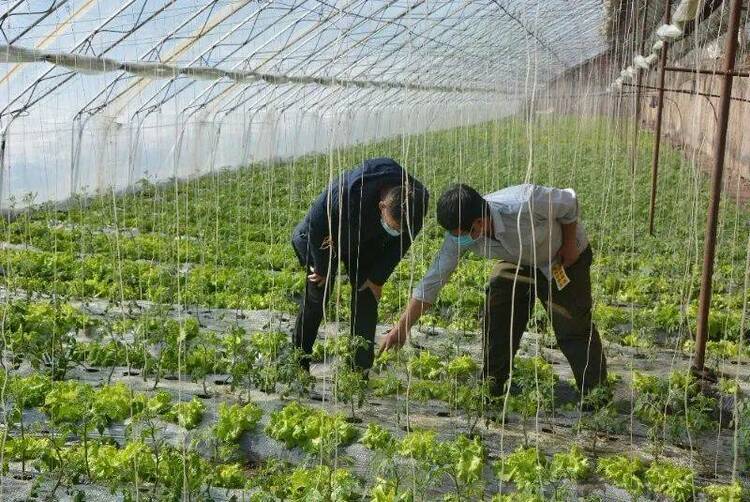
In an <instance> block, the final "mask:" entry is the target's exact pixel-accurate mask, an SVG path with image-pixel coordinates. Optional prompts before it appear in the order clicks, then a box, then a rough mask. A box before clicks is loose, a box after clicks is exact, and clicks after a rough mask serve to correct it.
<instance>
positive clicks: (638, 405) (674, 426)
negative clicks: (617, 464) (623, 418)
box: [633, 371, 716, 441]
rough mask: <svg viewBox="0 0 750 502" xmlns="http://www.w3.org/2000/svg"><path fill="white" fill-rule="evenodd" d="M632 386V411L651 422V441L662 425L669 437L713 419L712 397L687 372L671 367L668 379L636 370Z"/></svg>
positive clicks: (699, 427) (702, 427)
mask: <svg viewBox="0 0 750 502" xmlns="http://www.w3.org/2000/svg"><path fill="white" fill-rule="evenodd" d="M633 389H634V391H635V393H636V400H635V407H634V408H635V414H636V416H638V418H640V419H641V420H643V421H644V422H645V423H646V424H648V425H650V426H651V428H650V432H649V434H650V436H651V438H652V440H653V441H657V440H658V437H659V435H660V433H661V431H662V430H663V429H666V431H667V432H668V433H669V435H670V436H671V437H673V438H681V437H682V436H683V435H684V433H685V429H686V428H687V429H688V430H689V431H690V432H692V433H695V432H700V431H704V430H707V429H708V428H710V427H711V425H713V424H714V423H715V420H714V419H713V418H712V413H713V410H714V409H715V408H716V398H714V397H709V396H707V395H705V394H704V393H702V392H700V387H699V385H698V381H697V380H696V379H695V377H694V376H693V375H692V374H690V373H689V372H681V371H673V372H672V373H671V374H670V376H669V379H663V378H659V377H657V376H655V375H645V374H642V373H638V372H636V373H635V374H634V376H633Z"/></svg>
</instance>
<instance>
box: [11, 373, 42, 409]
mask: <svg viewBox="0 0 750 502" xmlns="http://www.w3.org/2000/svg"><path fill="white" fill-rule="evenodd" d="M51 385H52V382H50V380H49V378H48V377H46V376H45V375H43V374H41V373H32V374H31V375H29V376H27V377H12V378H10V379H8V394H9V395H10V397H11V398H12V399H13V401H14V403H15V405H16V406H17V407H18V408H20V409H25V408H33V407H35V406H41V405H42V404H44V399H45V397H46V395H47V392H48V391H49V389H50V386H51Z"/></svg>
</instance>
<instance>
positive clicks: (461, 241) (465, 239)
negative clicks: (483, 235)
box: [445, 232, 478, 248]
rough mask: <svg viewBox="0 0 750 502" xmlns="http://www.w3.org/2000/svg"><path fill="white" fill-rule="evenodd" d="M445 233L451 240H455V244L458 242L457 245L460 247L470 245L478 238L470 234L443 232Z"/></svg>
mask: <svg viewBox="0 0 750 502" xmlns="http://www.w3.org/2000/svg"><path fill="white" fill-rule="evenodd" d="M445 235H447V236H448V237H450V238H451V239H453V242H455V243H456V244H458V246H459V247H462V248H465V247H467V246H471V245H472V244H474V243H475V242H476V241H477V240H478V239H474V238H473V237H472V236H471V234H461V235H453V234H452V233H450V232H445Z"/></svg>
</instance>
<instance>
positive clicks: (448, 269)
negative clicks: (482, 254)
mask: <svg viewBox="0 0 750 502" xmlns="http://www.w3.org/2000/svg"><path fill="white" fill-rule="evenodd" d="M464 251H465V250H460V249H459V247H458V245H456V243H455V242H450V241H449V240H448V239H443V245H442V246H441V247H440V251H439V252H438V254H437V256H435V259H434V260H432V264H431V265H430V268H429V269H428V270H427V273H426V274H425V275H424V277H423V278H422V280H421V281H420V282H419V284H417V286H416V287H415V288H414V290H413V291H412V294H411V296H412V298H414V299H416V300H419V301H422V302H425V303H429V304H430V305H432V304H434V303H435V302H436V301H437V298H438V295H439V294H440V290H441V289H443V286H445V285H446V284H447V283H448V281H449V280H450V278H451V275H452V274H453V272H454V271H455V270H456V267H457V266H458V261H459V259H460V257H461V254H462V253H463V252H464Z"/></svg>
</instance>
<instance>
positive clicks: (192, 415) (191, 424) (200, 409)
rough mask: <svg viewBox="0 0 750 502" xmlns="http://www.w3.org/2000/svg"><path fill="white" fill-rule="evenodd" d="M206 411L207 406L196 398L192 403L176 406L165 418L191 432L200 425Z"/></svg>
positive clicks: (187, 402) (186, 402)
mask: <svg viewBox="0 0 750 502" xmlns="http://www.w3.org/2000/svg"><path fill="white" fill-rule="evenodd" d="M205 411H206V405H205V404H203V402H201V401H200V400H199V399H198V398H196V397H194V398H193V399H192V400H191V401H185V402H182V403H177V404H175V405H174V406H172V409H171V410H169V411H168V412H167V413H166V414H165V415H164V416H165V418H166V419H167V420H170V421H172V422H174V423H176V424H180V425H181V426H182V427H184V428H186V429H188V430H190V429H195V428H196V427H198V426H199V425H200V423H201V422H202V421H203V413H204V412H205Z"/></svg>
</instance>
